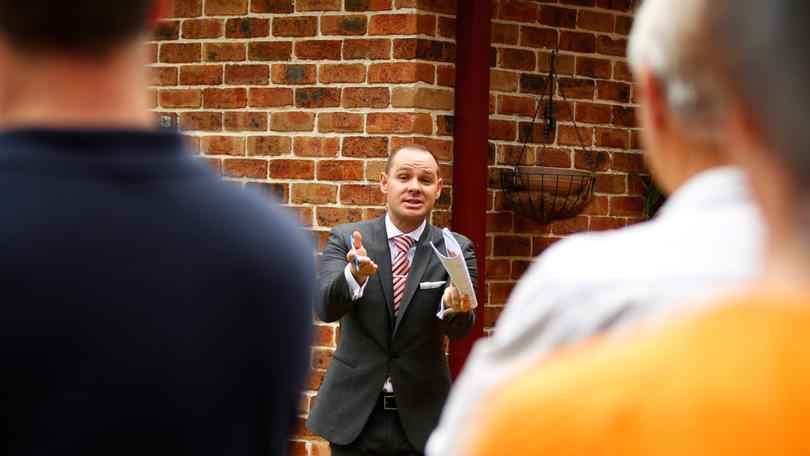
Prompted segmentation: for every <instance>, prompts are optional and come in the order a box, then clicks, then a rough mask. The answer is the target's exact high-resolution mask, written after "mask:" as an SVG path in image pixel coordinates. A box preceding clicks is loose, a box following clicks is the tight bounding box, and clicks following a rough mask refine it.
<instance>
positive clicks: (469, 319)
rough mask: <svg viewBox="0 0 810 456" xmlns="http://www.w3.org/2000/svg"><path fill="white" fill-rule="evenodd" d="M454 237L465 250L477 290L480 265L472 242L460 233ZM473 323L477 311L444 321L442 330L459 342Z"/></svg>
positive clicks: (465, 257) (459, 314)
mask: <svg viewBox="0 0 810 456" xmlns="http://www.w3.org/2000/svg"><path fill="white" fill-rule="evenodd" d="M454 235H455V236H456V239H458V241H459V244H460V245H461V248H462V249H463V250H464V260H465V261H466V262H467V270H469V271H470V280H472V283H473V287H474V288H476V289H477V288H478V263H477V262H476V259H475V249H473V245H472V242H471V241H470V240H469V239H467V238H466V237H465V236H462V235H460V234H458V233H454ZM473 323H475V310H470V311H469V312H467V313H458V314H455V315H453V316H452V317H451V318H450V319H448V320H442V329H443V331H444V333H445V334H447V337H449V338H450V339H451V340H458V339H463V338H464V337H466V336H467V334H469V333H470V330H471V329H472V327H473Z"/></svg>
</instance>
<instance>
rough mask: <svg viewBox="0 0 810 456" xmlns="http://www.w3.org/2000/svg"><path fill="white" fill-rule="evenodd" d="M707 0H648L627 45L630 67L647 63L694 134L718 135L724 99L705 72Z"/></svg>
mask: <svg viewBox="0 0 810 456" xmlns="http://www.w3.org/2000/svg"><path fill="white" fill-rule="evenodd" d="M708 3H711V2H708V1H706V0H644V2H643V3H642V4H641V6H640V7H639V9H638V11H637V12H636V16H635V19H634V23H633V30H632V32H631V33H630V39H629V42H628V47H627V56H628V61H629V64H630V67H631V68H632V70H633V71H634V72H638V71H639V70H640V69H641V68H642V67H643V66H644V65H647V66H648V67H649V68H650V70H651V71H652V72H653V73H654V75H655V77H656V79H657V80H658V82H659V83H660V84H661V86H662V90H663V91H664V93H665V96H666V101H667V105H668V107H669V111H670V113H671V114H672V115H673V116H674V118H675V119H676V121H677V122H679V124H680V125H682V126H684V127H688V128H687V131H689V132H690V134H692V135H695V136H698V135H699V136H700V137H704V138H706V139H709V138H714V137H715V133H714V132H715V131H716V129H715V128H714V127H715V125H716V121H717V119H718V118H719V116H720V115H721V113H722V110H723V103H722V100H721V99H720V97H719V96H718V94H719V92H718V91H717V90H716V89H717V85H718V84H717V81H716V80H714V79H713V78H712V77H711V76H710V75H709V74H707V73H705V71H704V66H705V64H706V62H707V59H711V58H713V56H712V55H711V52H708V49H707V46H706V44H707V43H706V42H705V41H706V39H707V38H708V37H707V34H708V33H710V32H707V31H706V23H707V17H706V14H705V13H706V10H707V9H709V8H710V6H709V5H708Z"/></svg>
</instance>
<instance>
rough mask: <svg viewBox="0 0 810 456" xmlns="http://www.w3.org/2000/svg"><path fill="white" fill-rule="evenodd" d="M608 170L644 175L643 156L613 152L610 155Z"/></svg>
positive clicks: (645, 169) (645, 170)
mask: <svg viewBox="0 0 810 456" xmlns="http://www.w3.org/2000/svg"><path fill="white" fill-rule="evenodd" d="M610 168H611V169H612V170H614V171H620V172H625V173H646V172H647V168H646V167H645V166H644V156H643V155H642V154H635V153H626V152H613V154H611V164H610Z"/></svg>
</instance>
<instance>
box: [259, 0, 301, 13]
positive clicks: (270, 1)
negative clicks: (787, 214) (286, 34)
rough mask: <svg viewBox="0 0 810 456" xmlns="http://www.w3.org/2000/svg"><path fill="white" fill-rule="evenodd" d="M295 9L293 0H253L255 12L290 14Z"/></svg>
mask: <svg viewBox="0 0 810 456" xmlns="http://www.w3.org/2000/svg"><path fill="white" fill-rule="evenodd" d="M294 10H295V8H294V7H293V0H251V2H250V11H251V12H253V13H271V14H289V13H292V12H293V11H294Z"/></svg>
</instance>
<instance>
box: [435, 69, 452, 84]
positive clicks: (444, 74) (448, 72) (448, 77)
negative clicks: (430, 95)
mask: <svg viewBox="0 0 810 456" xmlns="http://www.w3.org/2000/svg"><path fill="white" fill-rule="evenodd" d="M436 84H438V85H440V86H444V87H455V85H456V66H455V65H437V66H436Z"/></svg>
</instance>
